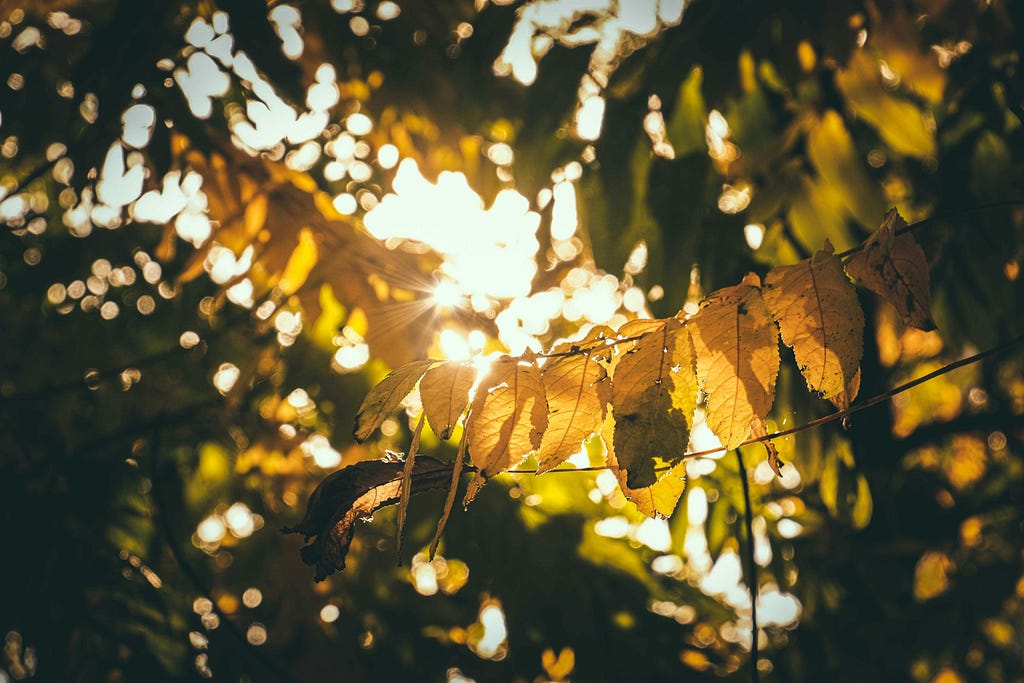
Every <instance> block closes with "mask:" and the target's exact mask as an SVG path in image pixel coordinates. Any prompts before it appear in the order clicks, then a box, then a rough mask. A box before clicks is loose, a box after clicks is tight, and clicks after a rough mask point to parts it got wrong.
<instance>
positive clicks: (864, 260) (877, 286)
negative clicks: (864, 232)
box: [846, 209, 935, 330]
mask: <svg viewBox="0 0 1024 683" xmlns="http://www.w3.org/2000/svg"><path fill="white" fill-rule="evenodd" d="M906 226H907V223H906V221H904V220H903V217H902V216H900V214H899V212H898V211H897V210H896V209H890V210H889V213H887V214H886V215H885V218H884V219H883V220H882V225H881V226H879V228H878V230H876V231H875V232H874V234H872V235H871V237H869V238H868V239H867V241H866V242H865V243H864V249H863V250H862V251H860V252H859V253H857V254H854V255H853V256H852V257H850V260H849V261H847V263H846V272H847V273H849V274H850V277H852V278H853V279H854V281H856V282H857V284H859V285H861V286H862V287H866V288H867V289H870V290H871V291H872V292H874V293H875V294H877V295H878V296H880V297H882V298H883V299H885V300H886V301H888V302H889V303H891V304H892V305H893V306H894V307H895V308H896V312H897V313H899V314H900V318H902V319H903V322H904V323H906V324H907V325H910V326H912V327H916V328H918V329H921V330H934V329H935V322H934V321H933V320H932V313H931V307H932V299H931V292H930V291H929V286H928V262H927V261H926V260H925V257H924V251H922V250H921V246H920V245H919V244H918V243H917V240H915V239H914V236H913V235H911V234H910V233H909V232H905V233H903V234H902V235H897V234H896V232H897V231H898V230H900V229H901V228H905V227H906Z"/></svg>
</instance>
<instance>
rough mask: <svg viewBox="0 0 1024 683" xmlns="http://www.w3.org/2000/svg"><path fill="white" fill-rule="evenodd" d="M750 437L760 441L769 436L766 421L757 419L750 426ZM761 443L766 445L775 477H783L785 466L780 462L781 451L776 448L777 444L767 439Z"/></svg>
mask: <svg viewBox="0 0 1024 683" xmlns="http://www.w3.org/2000/svg"><path fill="white" fill-rule="evenodd" d="M750 436H751V437H753V438H755V439H760V438H761V437H763V436H768V427H767V425H765V423H764V420H763V419H761V418H755V419H754V421H753V422H752V423H751V425H750ZM761 443H763V444H764V449H765V451H767V453H768V466H769V467H771V468H772V472H774V473H775V476H777V477H781V476H782V466H783V465H784V464H785V463H784V462H782V461H781V460H779V449H778V448H776V447H775V444H773V443H772V442H771V439H766V440H764V441H762V442H761Z"/></svg>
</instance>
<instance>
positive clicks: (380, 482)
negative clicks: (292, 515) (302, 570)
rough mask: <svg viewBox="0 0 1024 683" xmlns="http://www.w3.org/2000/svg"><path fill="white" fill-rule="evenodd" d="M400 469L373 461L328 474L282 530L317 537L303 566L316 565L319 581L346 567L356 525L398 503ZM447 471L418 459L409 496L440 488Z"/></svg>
mask: <svg viewBox="0 0 1024 683" xmlns="http://www.w3.org/2000/svg"><path fill="white" fill-rule="evenodd" d="M402 467H403V464H402V463H400V462H395V461H385V460H372V461H366V462H359V463H356V464H355V465H350V466H349V467H345V468H343V469H340V470H338V471H337V472H334V473H332V474H331V475H329V476H328V477H327V478H326V479H324V480H323V481H322V482H320V485H319V486H317V487H316V490H315V491H313V495H311V496H310V497H309V503H308V504H307V506H306V516H305V517H304V518H303V519H302V521H301V522H299V523H298V524H297V525H296V526H294V527H286V528H285V529H283V531H284V532H285V533H297V534H302V535H303V536H305V537H306V538H307V539H309V538H313V537H315V538H314V540H313V542H312V543H310V544H309V545H307V546H306V547H304V548H303V549H302V561H303V562H305V563H306V564H308V565H315V566H316V580H317V581H323V580H324V579H325V578H327V577H328V576H330V575H331V574H333V573H334V572H336V571H338V570H340V569H344V568H345V556H346V555H347V554H348V548H349V545H350V544H351V543H352V537H353V536H354V535H355V527H356V521H357V520H359V519H361V518H363V517H368V516H370V515H372V514H373V513H374V512H376V511H377V510H378V509H380V508H382V507H384V506H385V505H391V504H393V503H394V502H396V501H397V500H398V498H399V494H400V490H401V487H402ZM451 471H452V468H451V465H445V464H444V463H442V462H439V461H437V460H435V459H433V458H431V457H428V456H424V457H422V458H418V459H417V460H416V462H415V464H414V465H413V468H412V474H411V482H412V486H411V492H412V493H413V494H416V493H419V492H421V491H426V490H428V489H435V488H442V487H444V486H445V485H446V484H447V483H448V482H449V480H450V477H451Z"/></svg>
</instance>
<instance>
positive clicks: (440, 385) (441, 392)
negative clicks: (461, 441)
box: [420, 361, 476, 440]
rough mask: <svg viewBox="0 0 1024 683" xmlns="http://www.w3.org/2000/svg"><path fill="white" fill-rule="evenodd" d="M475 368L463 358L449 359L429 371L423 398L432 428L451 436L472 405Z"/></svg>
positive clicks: (440, 434) (422, 382)
mask: <svg viewBox="0 0 1024 683" xmlns="http://www.w3.org/2000/svg"><path fill="white" fill-rule="evenodd" d="M474 381H476V369H475V368H474V367H473V366H472V365H469V364H468V363H463V362H461V361H448V362H446V363H442V364H440V365H438V366H436V367H433V368H430V369H429V370H427V372H426V374H425V375H423V379H421V380H420V399H421V401H422V402H423V412H424V413H425V414H426V416H427V421H428V422H429V423H430V428H431V429H432V430H434V434H437V438H439V439H441V440H445V439H448V438H449V437H451V435H452V430H453V429H455V425H456V424H457V423H458V421H459V417H461V416H462V413H463V412H465V410H466V406H467V405H468V404H469V390H470V389H472V388H473V382H474Z"/></svg>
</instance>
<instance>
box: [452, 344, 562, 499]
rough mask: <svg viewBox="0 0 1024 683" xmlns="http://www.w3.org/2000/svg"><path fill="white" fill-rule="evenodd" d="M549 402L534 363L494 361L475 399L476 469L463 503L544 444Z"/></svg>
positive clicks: (470, 424) (470, 423)
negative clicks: (542, 436) (542, 440)
mask: <svg viewBox="0 0 1024 683" xmlns="http://www.w3.org/2000/svg"><path fill="white" fill-rule="evenodd" d="M547 424H548V407H547V401H546V400H545V398H544V385H543V384H542V382H541V377H540V370H538V369H537V366H536V365H533V364H528V363H523V362H521V361H519V360H518V359H516V358H510V357H509V356H502V357H501V358H499V359H497V360H496V361H494V364H493V365H492V366H491V370H490V372H488V373H487V376H486V377H484V379H483V381H482V382H481V383H480V386H479V388H478V389H477V393H476V396H475V397H474V398H473V406H472V407H471V408H470V414H469V419H468V420H467V422H466V429H468V430H469V455H470V457H471V458H472V460H473V464H474V465H476V468H477V473H476V477H474V478H473V481H471V482H470V484H469V488H468V489H467V491H466V497H465V498H464V499H463V504H464V505H468V504H469V503H470V502H472V500H473V498H474V497H475V496H476V494H477V492H478V491H479V490H480V489H481V488H482V487H483V485H484V484H485V483H486V482H487V479H488V478H489V477H493V476H494V475H495V474H499V473H501V472H504V471H505V470H507V469H509V468H511V467H514V466H516V465H518V464H519V463H521V462H522V461H523V460H525V459H526V456H528V455H529V454H530V453H531V452H532V451H533V450H535V449H536V448H537V447H539V446H540V442H541V435H542V434H543V433H544V430H545V429H546V428H547Z"/></svg>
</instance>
